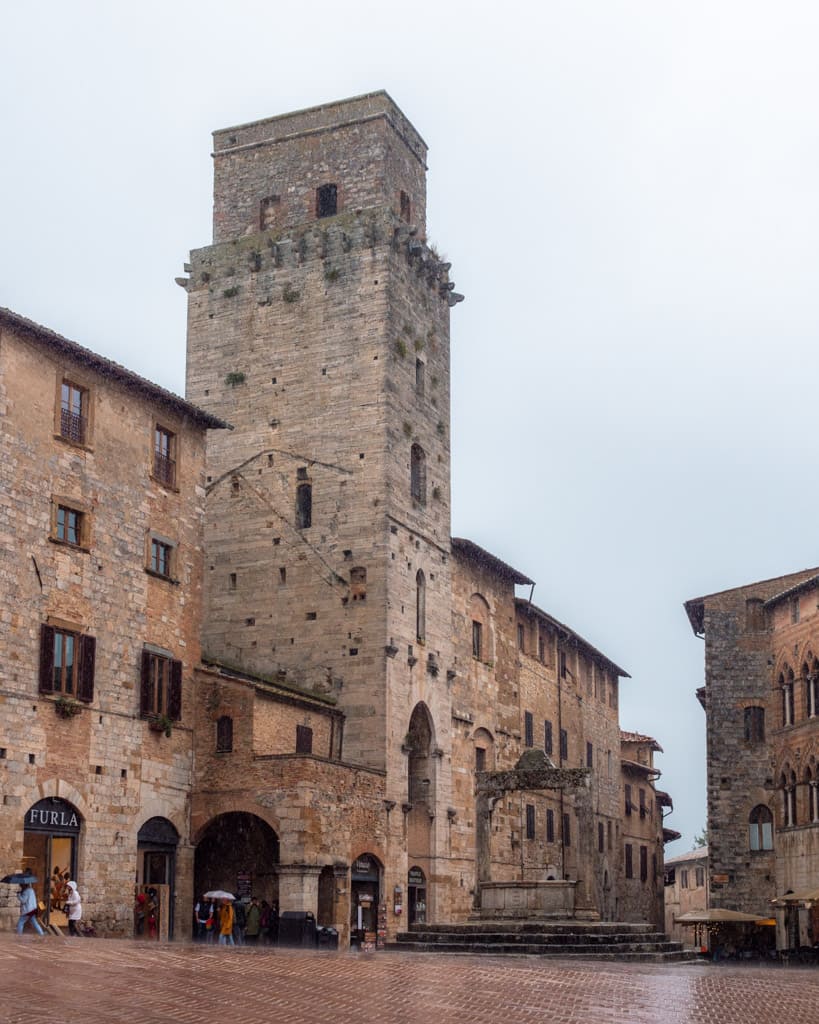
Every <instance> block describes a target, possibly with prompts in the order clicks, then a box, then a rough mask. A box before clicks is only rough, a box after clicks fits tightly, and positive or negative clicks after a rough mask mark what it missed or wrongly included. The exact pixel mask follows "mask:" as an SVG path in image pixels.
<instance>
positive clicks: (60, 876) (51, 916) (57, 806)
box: [20, 796, 82, 927]
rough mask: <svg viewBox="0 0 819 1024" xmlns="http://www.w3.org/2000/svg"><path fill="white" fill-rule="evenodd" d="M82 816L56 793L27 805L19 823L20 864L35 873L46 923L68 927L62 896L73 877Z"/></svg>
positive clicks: (36, 886)
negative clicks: (22, 822)
mask: <svg viewBox="0 0 819 1024" xmlns="http://www.w3.org/2000/svg"><path fill="white" fill-rule="evenodd" d="M81 824H82V817H81V816H80V813H79V811H78V810H77V808H76V807H74V806H73V805H72V804H70V803H69V802H68V801H67V800H62V799H60V798H59V797H56V796H52V797H46V799H45V800H38V801H37V803H36V804H34V806H33V807H30V808H29V810H28V811H27V813H26V816H25V822H24V826H23V829H24V831H23V859H22V863H21V865H20V866H21V867H22V868H24V869H25V870H26V871H30V872H31V873H32V874H34V875H36V876H37V878H38V882H37V883H36V885H35V886H34V889H35V891H36V893H37V899H38V900H39V901H41V902H42V903H44V904H45V908H46V909H45V912H44V913H43V917H44V918H45V920H46V921H47V922H48V923H49V924H56V925H58V926H59V927H68V919H67V917H66V915H65V899H66V896H67V895H68V882H69V880H70V879H74V880H75V881H78V879H77V842H78V840H79V835H80V827H81Z"/></svg>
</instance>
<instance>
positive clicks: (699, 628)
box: [683, 566, 819, 636]
mask: <svg viewBox="0 0 819 1024" xmlns="http://www.w3.org/2000/svg"><path fill="white" fill-rule="evenodd" d="M789 577H790V578H792V579H794V580H796V582H795V583H793V584H791V587H790V588H789V589H788V590H785V591H782V592H781V593H779V594H778V595H777V596H776V597H772V598H770V599H769V600H771V601H777V600H779V599H780V598H782V597H783V596H784V595H785V594H788V593H791V592H792V591H793V590H794V589H795V588H797V587H800V586H802V585H803V584H804V583H807V582H809V581H812V580H815V579H816V580H819V566H816V567H814V568H813V569H800V570H799V571H798V572H790V573H784V574H783V575H782V576H779V577H777V576H771V577H770V579H766V580H756V582H754V583H743V584H742V586H739V587H726V589H725V590H715V591H714V593H713V594H704V595H703V596H702V597H692V598H691V599H690V600H688V601H686V602H685V604H684V605H683V607H684V608H685V613H686V615H687V616H688V621H689V622H690V623H691V628H692V629H693V630H694V632H695V633H696V634H697V635H698V636H701V635H702V633H703V631H704V628H705V624H704V621H703V617H704V614H705V602H706V601H707V600H709V598H712V597H721V596H722V595H723V594H730V593H731V592H732V591H735V590H747V589H748V587H761V586H763V585H764V584H766V583H773V582H774V581H775V580H777V579H788V578H789ZM766 604H767V602H766Z"/></svg>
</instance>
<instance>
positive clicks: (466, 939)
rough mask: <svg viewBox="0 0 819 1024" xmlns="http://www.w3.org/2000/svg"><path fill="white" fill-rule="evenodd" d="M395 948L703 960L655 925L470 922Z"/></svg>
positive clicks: (418, 934) (432, 929) (400, 941)
mask: <svg viewBox="0 0 819 1024" xmlns="http://www.w3.org/2000/svg"><path fill="white" fill-rule="evenodd" d="M390 948H392V949H398V950H414V951H416V952H422V953H473V954H475V953H487V954H490V955H492V956H506V955H509V954H515V955H518V956H553V957H561V958H566V957H569V958H575V959H578V960H579V959H583V960H587V959H593V960H621V961H640V962H645V963H676V962H683V961H686V960H693V959H696V958H697V954H696V953H695V952H694V951H692V950H684V949H683V947H682V944H681V943H679V942H670V941H669V940H668V938H667V936H665V935H664V934H663V933H662V932H658V931H655V929H654V927H653V926H652V925H650V924H624V923H622V922H611V921H605V922H603V921H596V922H583V921H560V922H556V921H533V920H531V919H530V920H526V921H509V920H493V921H469V922H465V923H464V924H422V925H418V924H415V925H411V926H410V930H409V931H408V932H402V933H401V934H399V935H397V936H396V941H395V943H392V944H391V946H390Z"/></svg>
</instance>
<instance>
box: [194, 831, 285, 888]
mask: <svg viewBox="0 0 819 1024" xmlns="http://www.w3.org/2000/svg"><path fill="white" fill-rule="evenodd" d="M278 863H279V837H278V836H277V835H276V833H275V832H274V830H273V829H272V828H271V827H270V825H268V824H267V822H266V821H263V820H262V819H261V818H257V817H256V815H255V814H247V813H245V812H243V811H228V812H227V813H226V814H220V815H218V816H217V817H215V818H213V819H212V821H210V822H208V824H207V826H206V827H205V828H204V830H203V831H202V833H201V835H200V839H199V842H198V843H197V845H196V854H195V857H194V867H193V877H194V886H195V889H194V895H195V897H196V898H197V899H198V898H199V897H200V896H201V895H202V894H203V893H206V892H208V891H209V890H210V889H226V890H227V891H228V892H232V893H234V894H235V895H236V896H239V897H250V896H256V897H258V899H259V900H267V902H268V903H269V904H270V905H271V906H273V905H274V904H278V902H279V886H278V877H277V875H276V865H277V864H278Z"/></svg>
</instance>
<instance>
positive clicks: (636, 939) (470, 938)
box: [396, 930, 682, 949]
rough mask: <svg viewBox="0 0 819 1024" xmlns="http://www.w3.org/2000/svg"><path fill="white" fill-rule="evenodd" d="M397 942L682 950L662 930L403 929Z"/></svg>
mask: <svg viewBox="0 0 819 1024" xmlns="http://www.w3.org/2000/svg"><path fill="white" fill-rule="evenodd" d="M396 941H397V942H400V943H402V944H406V943H412V942H423V943H430V944H434V943H465V944H469V943H480V944H481V945H507V946H520V945H526V944H530V945H537V946H560V947H564V946H578V947H581V946H588V947H590V948H592V949H594V948H599V947H601V946H628V945H635V944H640V945H644V946H645V945H649V946H662V947H664V948H666V947H667V948H672V949H677V948H679V949H682V944H681V943H679V942H675V943H670V942H669V941H668V939H667V938H666V936H665V935H662V934H661V933H659V932H652V933H649V934H646V935H625V934H620V933H612V934H611V935H575V934H566V935H550V934H539V933H534V932H525V933H523V932H521V933H513V932H485V933H482V934H479V935H478V934H473V935H470V934H465V933H462V932H458V931H454V930H450V931H440V932H431V931H422V932H401V933H400V934H398V935H397V936H396Z"/></svg>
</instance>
